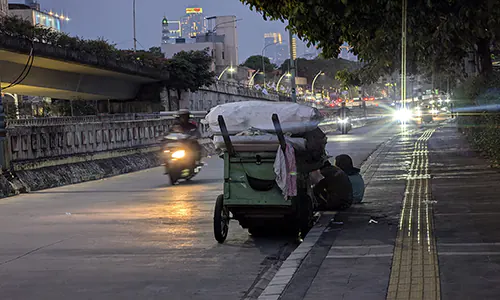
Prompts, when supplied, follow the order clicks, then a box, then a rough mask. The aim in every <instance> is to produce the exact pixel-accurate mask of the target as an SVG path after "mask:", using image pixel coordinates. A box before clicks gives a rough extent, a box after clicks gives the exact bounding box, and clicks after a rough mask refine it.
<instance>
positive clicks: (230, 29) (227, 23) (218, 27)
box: [212, 16, 239, 66]
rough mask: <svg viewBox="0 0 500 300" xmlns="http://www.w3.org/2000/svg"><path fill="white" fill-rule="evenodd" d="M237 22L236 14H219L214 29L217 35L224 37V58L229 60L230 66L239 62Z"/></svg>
mask: <svg viewBox="0 0 500 300" xmlns="http://www.w3.org/2000/svg"><path fill="white" fill-rule="evenodd" d="M236 22H237V21H236V16H217V17H215V27H214V28H213V29H212V30H213V31H214V32H215V35H216V36H223V37H224V57H225V59H224V60H225V61H228V62H229V63H228V64H227V65H229V66H237V65H238V64H239V63H238V62H239V60H238V33H237V32H236ZM214 29H215V30H214Z"/></svg>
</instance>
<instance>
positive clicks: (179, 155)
mask: <svg viewBox="0 0 500 300" xmlns="http://www.w3.org/2000/svg"><path fill="white" fill-rule="evenodd" d="M184 156H186V151H185V150H177V151H175V152H174V153H172V158H175V159H179V158H183V157H184Z"/></svg>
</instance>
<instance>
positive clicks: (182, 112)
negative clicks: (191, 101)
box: [177, 108, 191, 122]
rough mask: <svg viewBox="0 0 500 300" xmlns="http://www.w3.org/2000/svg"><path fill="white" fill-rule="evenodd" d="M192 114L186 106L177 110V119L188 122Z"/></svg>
mask: <svg viewBox="0 0 500 300" xmlns="http://www.w3.org/2000/svg"><path fill="white" fill-rule="evenodd" d="M190 115H191V113H190V112H189V109H186V108H183V109H179V110H178V111H177V120H180V121H184V122H188V121H189V116H190Z"/></svg>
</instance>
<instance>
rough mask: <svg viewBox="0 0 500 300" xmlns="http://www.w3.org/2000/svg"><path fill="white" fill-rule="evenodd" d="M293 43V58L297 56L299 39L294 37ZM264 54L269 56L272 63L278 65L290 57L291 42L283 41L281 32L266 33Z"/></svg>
mask: <svg viewBox="0 0 500 300" xmlns="http://www.w3.org/2000/svg"><path fill="white" fill-rule="evenodd" d="M291 43H292V53H293V59H295V58H297V39H296V38H293V39H292V40H291ZM264 47H266V48H265V50H264V56H266V57H269V60H270V61H271V63H273V64H275V65H277V66H278V67H279V66H281V64H283V62H285V60H287V59H289V58H290V48H289V44H288V43H285V42H283V38H282V36H281V33H278V32H272V33H266V34H264Z"/></svg>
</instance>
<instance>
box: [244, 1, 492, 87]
mask: <svg viewBox="0 0 500 300" xmlns="http://www.w3.org/2000/svg"><path fill="white" fill-rule="evenodd" d="M240 1H241V2H243V3H245V4H248V5H249V6H250V8H251V9H253V10H256V11H257V12H260V13H261V14H262V15H263V16H264V18H265V19H275V20H281V21H283V22H284V21H285V20H288V22H289V25H288V27H289V29H291V30H292V31H293V32H294V33H296V34H297V35H298V36H299V37H300V38H302V39H304V40H307V41H309V43H311V44H317V45H319V47H321V48H322V50H323V54H324V55H325V56H326V57H335V56H336V55H337V54H338V51H339V47H340V45H341V44H342V43H343V42H344V41H345V42H348V43H349V45H350V46H352V47H353V52H354V54H356V55H358V57H359V58H360V59H361V60H362V61H363V62H364V66H363V68H362V69H361V70H359V71H357V72H354V74H353V75H354V77H351V78H350V79H359V80H361V81H363V82H374V81H376V80H377V79H378V78H379V76H380V75H383V74H390V73H392V72H393V71H395V70H398V69H400V67H401V25H402V21H401V20H402V18H401V11H402V2H403V1H401V0H382V1H375V2H374V1H368V2H367V1H363V0H309V1H300V0H274V1H267V0H266V1H264V0H240ZM407 12H408V16H407V28H408V32H407V69H408V72H409V73H410V74H412V73H413V74H417V73H423V72H429V70H432V71H434V72H437V73H460V72H462V64H463V59H464V58H465V57H466V56H467V55H468V53H469V52H471V51H472V52H475V53H476V54H477V56H478V57H479V61H480V63H479V70H480V72H481V73H484V74H488V73H489V72H491V69H492V68H491V50H490V44H491V43H492V42H493V41H495V40H498V38H499V37H500V26H499V25H500V5H497V4H496V1H491V0H448V1H441V0H425V1H424V0H416V1H408V9H407Z"/></svg>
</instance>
